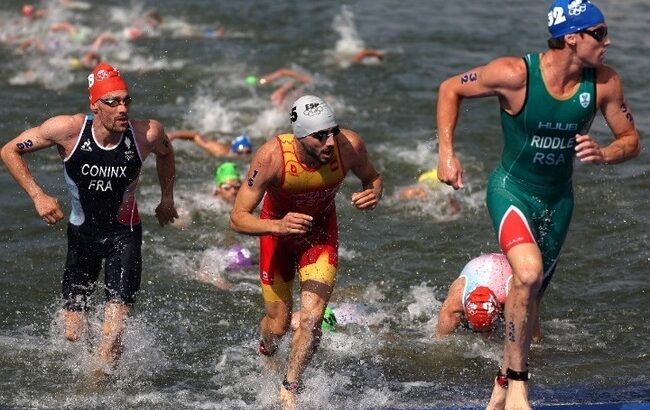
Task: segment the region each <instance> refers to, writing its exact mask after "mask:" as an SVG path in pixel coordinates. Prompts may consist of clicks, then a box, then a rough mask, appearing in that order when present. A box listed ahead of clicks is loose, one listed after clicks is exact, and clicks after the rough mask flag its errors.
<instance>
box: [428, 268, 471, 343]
mask: <svg viewBox="0 0 650 410" xmlns="http://www.w3.org/2000/svg"><path fill="white" fill-rule="evenodd" d="M463 286H465V279H464V278H457V279H456V280H454V281H453V282H452V284H451V286H450V287H449V293H447V299H445V301H444V302H443V303H442V307H440V312H439V313H438V323H437V324H436V329H435V337H436V338H438V339H440V338H443V337H445V336H448V335H450V334H452V333H454V331H455V330H456V329H457V328H458V326H459V325H460V320H461V318H462V317H463V301H462V299H463Z"/></svg>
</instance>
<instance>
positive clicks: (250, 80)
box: [246, 75, 257, 85]
mask: <svg viewBox="0 0 650 410" xmlns="http://www.w3.org/2000/svg"><path fill="white" fill-rule="evenodd" d="M246 84H248V85H256V84H257V77H255V76H254V75H249V76H248V77H246Z"/></svg>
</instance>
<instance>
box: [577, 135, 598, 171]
mask: <svg viewBox="0 0 650 410" xmlns="http://www.w3.org/2000/svg"><path fill="white" fill-rule="evenodd" d="M575 149H576V157H578V159H579V160H580V162H584V163H587V164H603V163H605V158H604V157H603V152H602V150H601V149H600V145H598V143H597V142H596V141H595V140H594V139H593V138H592V137H591V136H590V135H588V134H584V135H582V134H577V135H576V148H575Z"/></svg>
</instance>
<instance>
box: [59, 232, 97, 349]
mask: <svg viewBox="0 0 650 410" xmlns="http://www.w3.org/2000/svg"><path fill="white" fill-rule="evenodd" d="M67 234H68V253H67V255H66V262H65V269H64V271H63V280H62V281H61V294H62V296H63V300H64V304H63V332H64V335H65V338H66V339H67V340H69V341H71V342H76V341H77V340H79V338H80V337H82V336H83V334H84V333H85V331H86V330H87V329H88V314H87V309H88V300H89V298H90V295H92V293H93V291H94V290H95V285H96V281H97V277H98V276H99V272H100V270H101V258H102V257H101V253H100V252H101V251H100V249H99V248H98V247H97V246H96V245H95V244H94V242H93V238H89V237H86V236H82V235H81V234H80V233H79V232H77V228H76V227H74V226H73V225H71V224H70V225H68V231H67Z"/></svg>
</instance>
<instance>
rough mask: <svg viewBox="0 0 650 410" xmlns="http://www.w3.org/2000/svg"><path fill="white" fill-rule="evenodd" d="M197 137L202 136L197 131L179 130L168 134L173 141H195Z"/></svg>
mask: <svg viewBox="0 0 650 410" xmlns="http://www.w3.org/2000/svg"><path fill="white" fill-rule="evenodd" d="M197 135H200V133H199V132H198V131H196V130H178V131H170V132H168V133H167V136H168V137H169V139H170V140H172V141H173V140H175V139H181V140H193V139H194V138H195V137H196V136H197Z"/></svg>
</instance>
